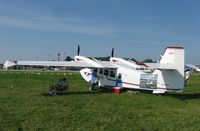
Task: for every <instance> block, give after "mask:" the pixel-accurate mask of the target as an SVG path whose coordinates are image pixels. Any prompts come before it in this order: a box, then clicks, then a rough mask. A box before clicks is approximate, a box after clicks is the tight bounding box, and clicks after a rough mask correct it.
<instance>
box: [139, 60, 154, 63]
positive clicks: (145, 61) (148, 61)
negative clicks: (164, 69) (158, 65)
mask: <svg viewBox="0 0 200 131" xmlns="http://www.w3.org/2000/svg"><path fill="white" fill-rule="evenodd" d="M142 62H144V63H154V62H155V61H153V60H152V59H145V60H143V61H142Z"/></svg>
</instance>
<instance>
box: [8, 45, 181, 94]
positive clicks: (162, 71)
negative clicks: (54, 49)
mask: <svg viewBox="0 0 200 131" xmlns="http://www.w3.org/2000/svg"><path fill="white" fill-rule="evenodd" d="M79 52H80V48H79V46H78V53H77V56H75V61H70V62H68V61H15V62H12V61H8V60H7V61H6V62H5V64H4V67H5V68H6V69H7V68H8V67H11V66H15V65H30V66H33V65H34V66H56V67H57V66H64V67H82V68H83V69H81V70H80V74H81V76H82V77H83V79H85V80H86V81H87V82H90V83H97V85H98V87H106V88H107V87H111V88H112V87H116V86H118V85H117V84H119V83H117V82H119V80H120V81H121V86H122V87H123V88H127V89H132V90H149V91H152V92H153V93H155V94H156V93H157V94H160V93H167V92H181V91H182V89H183V87H184V48H183V47H167V48H166V49H165V51H164V54H163V55H162V57H161V59H160V61H159V63H156V64H154V67H148V68H149V69H151V70H150V71H146V70H144V69H141V66H140V65H137V64H136V63H135V62H133V61H128V60H125V59H122V58H117V57H113V54H114V49H113V50H112V55H111V58H110V61H98V60H96V59H94V58H87V57H84V56H79ZM146 67H147V66H146Z"/></svg>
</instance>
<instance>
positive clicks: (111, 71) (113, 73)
mask: <svg viewBox="0 0 200 131" xmlns="http://www.w3.org/2000/svg"><path fill="white" fill-rule="evenodd" d="M109 76H110V77H113V78H115V71H114V70H110V75H109Z"/></svg>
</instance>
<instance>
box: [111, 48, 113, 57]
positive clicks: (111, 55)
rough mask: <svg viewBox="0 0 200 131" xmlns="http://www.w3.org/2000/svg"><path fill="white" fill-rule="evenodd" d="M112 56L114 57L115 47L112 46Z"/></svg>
mask: <svg viewBox="0 0 200 131" xmlns="http://www.w3.org/2000/svg"><path fill="white" fill-rule="evenodd" d="M111 57H114V48H112V52H111Z"/></svg>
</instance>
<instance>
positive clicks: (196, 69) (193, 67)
mask: <svg viewBox="0 0 200 131" xmlns="http://www.w3.org/2000/svg"><path fill="white" fill-rule="evenodd" d="M185 69H189V70H193V71H195V72H200V68H199V67H197V66H195V65H192V64H185Z"/></svg>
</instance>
